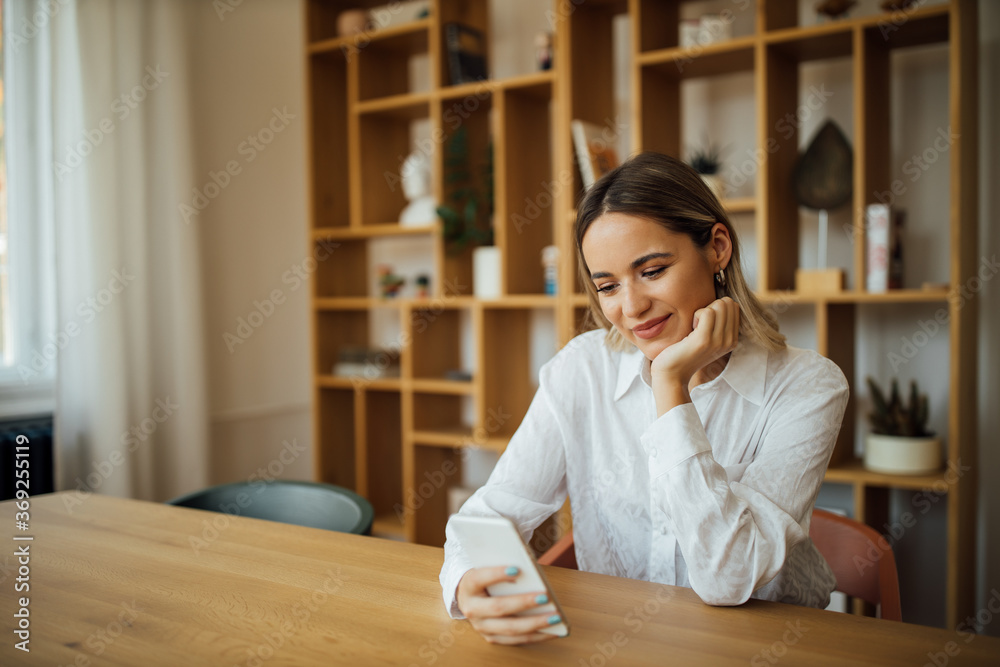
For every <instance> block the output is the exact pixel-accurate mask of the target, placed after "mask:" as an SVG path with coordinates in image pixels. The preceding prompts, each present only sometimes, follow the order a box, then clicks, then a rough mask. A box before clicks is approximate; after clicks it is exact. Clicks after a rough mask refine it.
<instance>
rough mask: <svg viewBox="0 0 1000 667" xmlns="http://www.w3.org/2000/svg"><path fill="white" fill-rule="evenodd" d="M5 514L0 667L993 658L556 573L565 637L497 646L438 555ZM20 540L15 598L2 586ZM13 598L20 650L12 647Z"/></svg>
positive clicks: (88, 501) (9, 579)
mask: <svg viewBox="0 0 1000 667" xmlns="http://www.w3.org/2000/svg"><path fill="white" fill-rule="evenodd" d="M14 513H15V508H14V505H13V502H12V501H10V502H5V503H0V523H2V524H3V525H4V528H3V530H2V531H0V537H2V538H3V539H5V540H6V541H7V544H8V548H5V549H4V550H3V552H2V554H3V555H2V556H0V566H2V568H0V590H2V591H3V592H2V595H0V618H2V620H0V627H2V632H0V636H2V644H0V664H3V665H79V666H81V667H85V666H87V665H140V664H141V665H247V666H250V667H260V666H262V665H268V666H271V665H274V666H277V665H314V664H315V665H512V664H526V665H574V666H577V665H583V666H586V665H591V666H592V667H602V666H604V665H609V664H616V665H663V664H683V665H728V664H743V665H746V664H748V663H749V664H751V665H774V664H779V663H780V664H782V665H792V664H809V665H843V664H872V665H923V664H925V663H930V664H935V663H934V662H933V660H932V657H931V656H937V660H938V662H937V664H948V665H969V664H998V663H1000V640H998V639H994V638H990V637H983V636H975V635H963V634H958V633H956V632H951V631H945V630H940V629H934V628H926V627H921V626H916V625H909V624H904V623H892V622H889V621H880V620H875V619H870V618H861V617H855V616H849V615H845V614H837V613H833V612H825V611H820V610H815V609H804V608H800V607H794V606H789V605H782V604H777V603H766V602H757V601H751V602H750V603H748V604H745V605H743V606H740V607H732V608H719V607H709V606H707V605H705V604H703V603H702V602H701V601H700V600H699V599H698V597H697V596H696V595H695V594H694V592H692V591H691V590H688V589H685V588H677V587H673V586H664V585H658V584H652V583H648V582H641V581H635V580H630V579H619V578H615V577H609V576H604V575H597V574H591V573H586V572H576V571H571V570H563V569H559V568H546V572H547V575H548V577H549V580H550V582H551V584H552V586H553V588H554V590H555V592H556V595H557V596H558V597H559V599H560V602H561V603H562V607H563V610H564V612H565V614H566V615H567V617H568V619H569V621H570V623H571V626H572V633H571V635H570V637H568V638H566V639H557V640H553V641H549V642H546V643H543V644H538V645H532V646H525V647H504V646H497V645H492V644H488V643H486V642H485V641H483V640H482V639H481V638H480V637H479V636H478V635H477V634H476V633H475V632H474V631H473V630H472V629H471V628H470V627H469V625H468V624H467V623H466V622H464V621H452V620H451V619H450V618H449V617H448V615H447V614H446V612H445V610H444V606H443V603H442V600H441V589H440V586H439V584H438V578H437V577H438V571H439V569H440V567H441V561H442V553H443V552H442V550H441V549H438V548H433V547H425V546H418V545H414V544H406V543H401V542H393V541H389V540H382V539H378V538H371V537H362V536H357V535H347V534H342V533H334V532H328V531H322V530H315V529H311V528H302V527H298V526H289V525H284V524H278V523H272V522H267V521H259V520H255V519H247V518H243V517H237V516H228V515H225V514H216V513H209V512H203V511H199V510H192V509H184V508H178V507H171V506H167V505H159V504H155V503H147V502H140V501H134V500H122V499H117V498H109V497H105V496H98V495H91V496H89V497H87V498H85V499H82V500H80V499H79V498H78V496H76V495H75V494H69V493H60V494H52V495H48V496H39V497H37V498H33V499H32V500H31V509H30V527H29V530H28V531H24V532H22V531H18V530H16V529H15V520H14ZM27 535H30V536H32V537H33V538H34V539H33V540H32V541H30V542H15V541H14V540H13V537H15V536H27ZM24 544H28V545H30V561H29V563H28V567H29V569H30V572H29V574H28V575H27V579H28V583H29V585H30V590H29V591H28V592H15V585H16V580H17V578H18V577H19V574H18V567H19V565H18V563H17V559H16V557H13V556H12V555H11V554H13V552H14V550H15V549H16V548H18V547H19V546H22V545H24ZM22 578H23V576H22ZM20 597H29V598H30V602H29V604H28V609H29V612H30V616H29V618H30V632H31V634H30V643H29V644H28V646H29V647H30V649H31V651H30V653H24V652H23V651H20V650H17V649H16V648H15V643H16V642H17V641H19V640H18V638H17V637H16V636H15V635H14V633H13V631H14V630H15V629H16V621H17V619H15V617H14V613H15V612H16V611H17V610H18V608H19V603H18V598H20ZM997 622H1000V619H998V620H997ZM966 640H968V641H966ZM950 642H953V643H954V644H950ZM949 649H951V651H952V653H954V652H955V651H956V650H957V651H958V652H957V655H955V656H949V655H948V654H947V651H948V650H949ZM943 661H946V662H943Z"/></svg>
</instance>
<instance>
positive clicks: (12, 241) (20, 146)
mask: <svg viewBox="0 0 1000 667" xmlns="http://www.w3.org/2000/svg"><path fill="white" fill-rule="evenodd" d="M34 6H35V5H34V3H27V2H23V3H18V2H14V3H12V2H9V1H6V0H0V418H2V417H7V416H25V415H34V414H40V413H43V412H51V410H52V390H53V377H54V372H55V368H54V366H55V364H54V363H45V364H41V363H38V362H37V361H36V363H32V359H35V358H37V357H38V355H39V354H40V352H39V350H44V347H43V345H42V342H43V341H44V339H45V335H46V334H47V332H49V331H52V330H53V322H54V311H53V305H54V300H53V298H52V297H51V295H52V294H53V292H52V287H53V263H52V259H51V252H50V250H46V249H51V239H50V237H51V233H47V229H48V226H47V225H46V224H44V223H43V222H42V221H43V215H42V214H41V209H39V207H38V206H36V204H35V200H38V199H39V198H40V197H44V196H46V194H45V193H42V192H41V190H40V188H42V187H43V186H45V185H46V183H45V174H44V173H43V172H42V171H41V167H40V166H39V164H41V163H40V162H39V158H38V157H37V156H38V154H39V153H40V151H39V150H38V149H37V145H38V144H37V137H36V136H34V135H35V134H37V132H38V131H39V130H38V128H39V127H40V123H39V121H38V120H37V119H38V116H39V114H38V110H37V109H32V108H29V106H28V105H26V104H24V102H31V101H32V100H34V99H36V96H35V95H34V94H33V93H31V92H26V91H29V90H35V91H36V92H37V90H44V87H43V86H44V85H45V82H42V81H40V80H39V79H40V74H41V71H39V70H38V67H37V66H36V64H35V63H36V61H37V60H38V58H37V57H36V54H37V53H38V51H39V49H41V48H42V47H43V46H44V44H43V43H42V41H41V40H33V39H32V37H34V36H35V34H36V33H37V31H36V30H34V29H33V28H34V23H32V21H34V16H33V15H31V14H30V11H31V10H32V8H33V7H34ZM16 26H21V30H20V31H19V32H17V33H15V32H14V31H15V30H16ZM26 26H31V28H29V27H26ZM15 43H16V44H17V45H18V46H17V47H16V48H15V46H14V44H15ZM26 86H27V88H26ZM32 87H33V88H32ZM19 102H21V103H20V104H19ZM32 103H35V104H37V102H32ZM15 164H16V165H18V168H11V165H15ZM46 360H47V361H51V360H48V359H47V358H46ZM36 367H37V370H36ZM25 369H31V372H30V373H26V372H25Z"/></svg>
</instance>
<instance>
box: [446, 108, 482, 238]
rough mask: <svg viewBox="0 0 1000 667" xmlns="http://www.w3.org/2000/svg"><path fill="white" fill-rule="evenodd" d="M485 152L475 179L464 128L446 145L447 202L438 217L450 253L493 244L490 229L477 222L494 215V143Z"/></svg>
mask: <svg viewBox="0 0 1000 667" xmlns="http://www.w3.org/2000/svg"><path fill="white" fill-rule="evenodd" d="M486 150H487V154H486V160H485V164H484V166H483V168H482V173H481V177H480V179H476V178H475V177H474V176H473V169H472V164H471V157H470V155H469V135H468V131H467V130H466V128H465V126H464V125H463V126H462V127H460V128H458V129H457V130H456V131H455V133H454V134H453V135H451V137H450V138H449V139H448V140H447V141H446V142H445V154H444V180H445V185H446V190H447V192H448V200H449V202H450V203H449V204H445V205H441V206H438V207H437V214H438V216H440V217H441V220H442V221H443V222H444V230H443V231H444V239H445V243H446V244H447V247H448V250H449V252H451V253H455V254H457V253H460V252H462V251H463V250H465V248H466V247H469V246H477V245H493V228H492V226H490V225H489V224H488V223H487V224H486V225H483V224H482V223H481V222H480V221H481V220H482V219H484V218H485V219H486V220H489V216H492V215H493V144H492V143H490V145H489V146H488V147H487V149H486ZM483 208H485V212H486V215H485V216H484V215H482V209H483ZM460 212H461V213H460Z"/></svg>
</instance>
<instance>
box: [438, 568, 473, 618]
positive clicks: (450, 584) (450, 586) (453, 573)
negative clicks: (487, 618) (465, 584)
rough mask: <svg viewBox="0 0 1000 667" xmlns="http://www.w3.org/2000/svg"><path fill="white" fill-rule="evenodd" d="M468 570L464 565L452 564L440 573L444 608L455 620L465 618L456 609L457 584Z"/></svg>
mask: <svg viewBox="0 0 1000 667" xmlns="http://www.w3.org/2000/svg"><path fill="white" fill-rule="evenodd" d="M470 569H472V568H470V567H469V566H468V565H466V564H465V563H458V564H453V565H452V567H450V568H448V571H447V572H442V573H441V593H442V596H443V597H444V608H445V609H447V610H448V615H449V616H451V617H452V618H454V619H456V620H462V619H464V618H465V614H463V613H462V611H461V610H460V609H459V608H458V584H459V582H460V581H462V577H464V576H465V573H466V572H468V571H469V570H470Z"/></svg>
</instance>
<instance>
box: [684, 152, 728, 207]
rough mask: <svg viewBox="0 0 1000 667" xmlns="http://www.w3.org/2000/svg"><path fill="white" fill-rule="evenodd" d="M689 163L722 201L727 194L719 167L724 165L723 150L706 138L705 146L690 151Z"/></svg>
mask: <svg viewBox="0 0 1000 667" xmlns="http://www.w3.org/2000/svg"><path fill="white" fill-rule="evenodd" d="M688 164H690V165H691V166H692V167H693V168H694V170H695V171H697V172H698V173H699V174H700V175H701V179H702V180H703V181H705V185H707V186H708V189H709V190H711V191H712V194H714V195H715V196H716V197H718V198H719V200H720V201H721V200H722V197H723V195H724V194H725V183H724V182H723V180H722V177H721V176H720V175H719V168H720V167H722V151H721V150H720V149H719V148H718V147H716V146H715V145H714V144H712V143H711V142H709V141H707V140H706V142H705V144H704V147H702V148H697V149H695V150H694V151H692V152H691V153H690V158H688Z"/></svg>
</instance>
